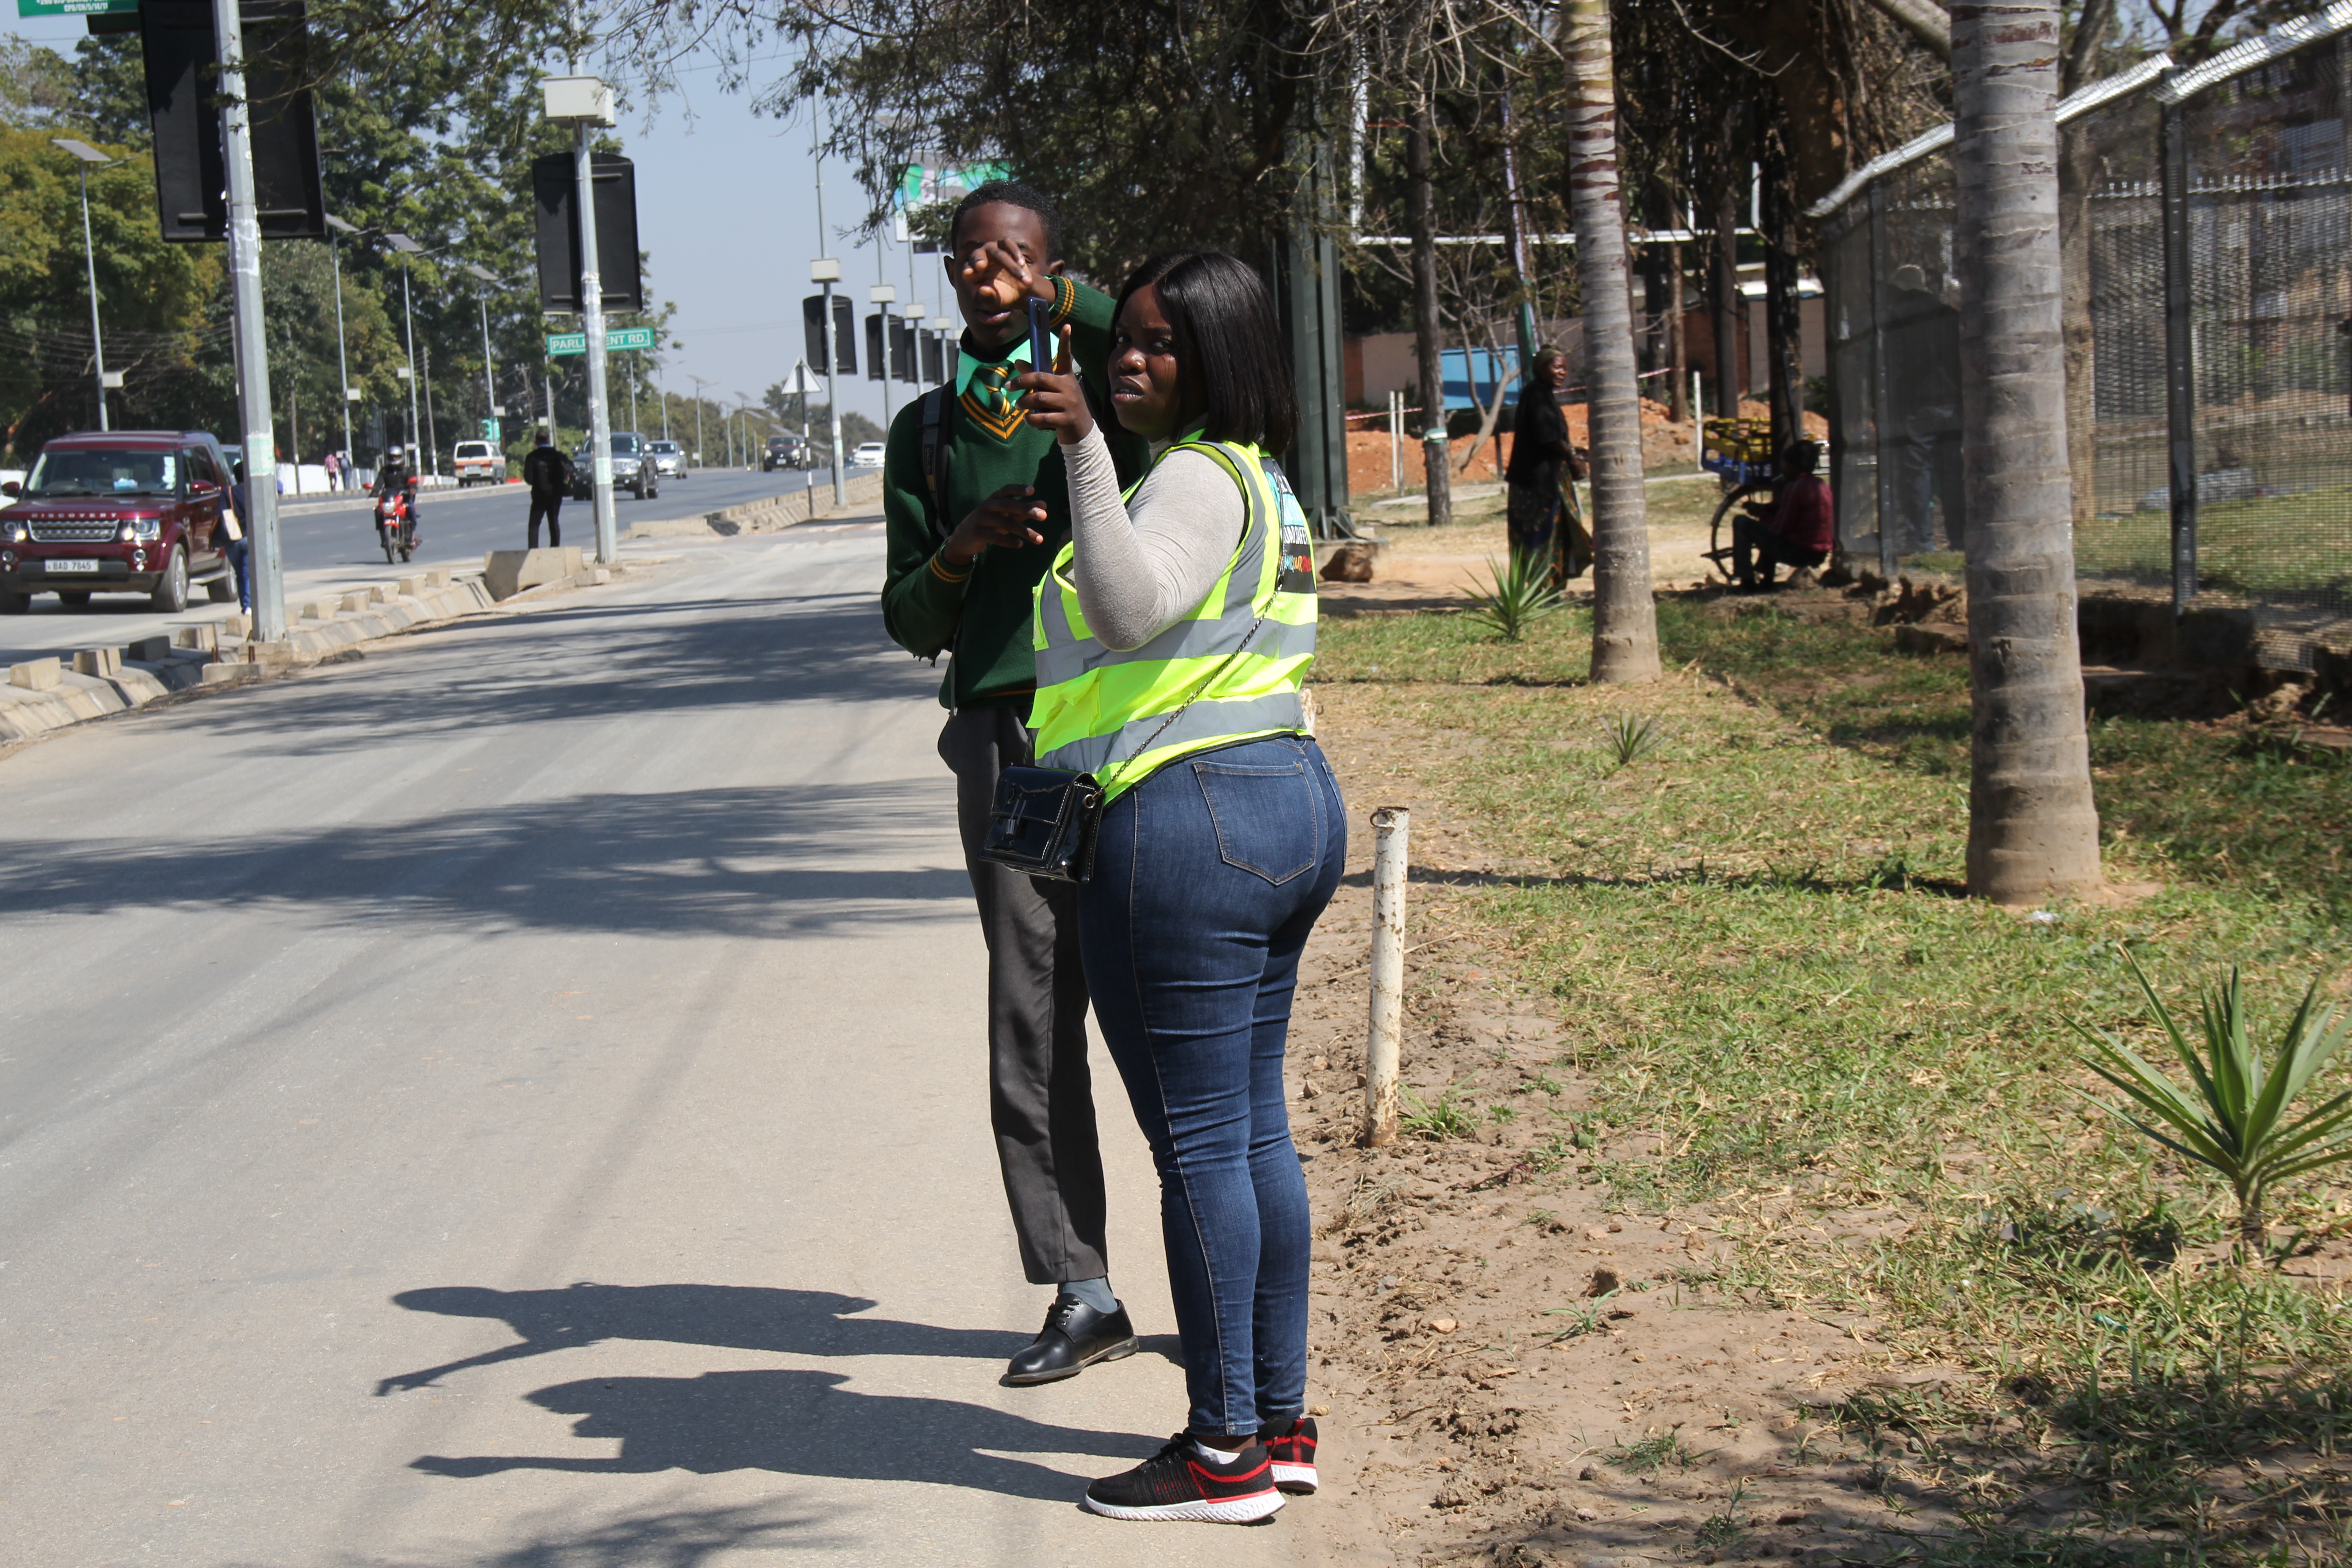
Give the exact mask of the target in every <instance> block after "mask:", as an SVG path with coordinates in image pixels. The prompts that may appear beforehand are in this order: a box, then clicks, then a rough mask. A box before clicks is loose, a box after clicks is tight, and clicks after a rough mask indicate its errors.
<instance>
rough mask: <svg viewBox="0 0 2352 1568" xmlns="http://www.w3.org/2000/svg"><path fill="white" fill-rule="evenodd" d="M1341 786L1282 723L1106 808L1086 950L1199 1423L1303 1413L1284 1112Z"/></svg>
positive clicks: (1327, 886) (1086, 888)
mask: <svg viewBox="0 0 2352 1568" xmlns="http://www.w3.org/2000/svg"><path fill="white" fill-rule="evenodd" d="M1347 847H1348V824H1347V816H1346V812H1345V808H1344V807H1343V806H1342V805H1341V804H1340V800H1339V781H1338V780H1337V779H1335V778H1333V777H1332V775H1331V767H1330V764H1329V763H1327V762H1326V761H1325V760H1324V758H1323V753H1322V752H1321V751H1320V750H1318V748H1317V746H1316V744H1315V742H1313V741H1312V740H1309V739H1307V737H1305V736H1297V735H1286V736H1280V737H1276V738H1275V739H1272V740H1265V741H1251V742H1244V743H1243V744H1240V745H1235V746H1228V747H1225V748H1224V749H1223V750H1221V751H1215V752H1205V753H1202V754H1201V755H1199V756H1194V757H1188V758H1186V759H1184V760H1183V761H1181V762H1179V763H1173V764H1171V766H1169V767H1166V768H1163V769H1161V770H1160V772H1159V773H1154V774H1153V775H1152V776H1151V777H1150V778H1149V779H1146V780H1145V781H1144V782H1143V783H1142V784H1138V785H1137V786H1136V787H1135V788H1134V789H1132V790H1129V792H1128V793H1127V794H1125V795H1121V796H1119V797H1118V799H1117V800H1115V801H1113V802H1112V803H1111V805H1110V807H1109V809H1108V810H1107V811H1106V812H1105V813H1104V815H1103V823H1102V837H1101V843H1100V848H1099V851H1098V854H1097V860H1096V864H1095V874H1094V878H1093V879H1092V880H1090V881H1088V882H1087V883H1086V884H1084V885H1083V886H1082V887H1081V888H1080V889H1079V893H1078V915H1079V921H1078V930H1079V949H1080V952H1081V953H1082V955H1083V957H1084V960H1085V963H1086V973H1087V989H1088V990H1089V991H1090V992H1091V993H1092V994H1093V996H1094V1004H1095V1017H1096V1019H1097V1022H1098V1023H1099V1024H1100V1025H1101V1026H1102V1032H1103V1038H1104V1041H1105V1042H1106V1043H1107V1044H1108V1046H1109V1047H1110V1055H1111V1059H1112V1060H1113V1061H1114V1062H1116V1063H1117V1064H1118V1072H1119V1077H1120V1078H1121V1079H1123V1080H1125V1082H1126V1085H1127V1094H1128V1099H1129V1101H1130V1102H1131V1103H1132V1104H1133V1105H1134V1107H1135V1118H1136V1121H1138V1122H1139V1124H1140V1125H1141V1126H1142V1129H1143V1134H1144V1137H1145V1138H1146V1139H1147V1140H1148V1141H1149V1142H1150V1145H1151V1158H1152V1162H1153V1163H1154V1164H1155V1165H1157V1166H1158V1168H1159V1171H1160V1232H1161V1235H1162V1237H1163V1239H1164V1240H1165V1243H1166V1246H1167V1249H1168V1281H1169V1285H1170V1288H1171V1294H1172V1295H1173V1297H1174V1299H1175V1306H1176V1331H1177V1334H1178V1336H1179V1337H1180V1338H1181V1341H1182V1342H1183V1347H1184V1384H1185V1392H1186V1394H1188V1395H1189V1397H1190V1400H1191V1404H1192V1411H1191V1415H1190V1416H1189V1418H1188V1422H1187V1426H1188V1429H1189V1430H1191V1431H1192V1432H1194V1433H1196V1434H1199V1435H1201V1436H1240V1435H1243V1434H1251V1433H1255V1432H1257V1431H1258V1430H1259V1429H1260V1428H1262V1427H1265V1426H1278V1425H1285V1424H1287V1423H1288V1422H1290V1421H1292V1420H1295V1419H1296V1418H1297V1416H1298V1415H1300V1414H1301V1413H1303V1412H1304V1411H1305V1409H1306V1408H1307V1257H1308V1252H1309V1248H1310V1247H1311V1246H1312V1237H1311V1235H1310V1231H1309V1227H1308V1224H1307V1181H1306V1176H1305V1173H1304V1172H1303V1171H1302V1170H1301V1169H1300V1166H1299V1162H1298V1151H1297V1148H1295V1147H1294V1146H1293V1145H1292V1143H1291V1142H1290V1119H1289V1115H1288V1113H1287V1111H1286V1109H1285V1107H1284V1104H1283V1089H1282V1054H1283V1047H1284V1046H1285V1045H1286V1042H1287V1040H1288V1038H1289V1034H1290V1004H1291V996H1292V994H1293V993H1294V992H1295V991H1296V990H1297V984H1298V955H1299V952H1300V951H1301V950H1302V949H1304V948H1305V947H1306V945H1307V933H1308V932H1309V931H1313V930H1314V929H1315V921H1316V919H1317V918H1318V916H1320V915H1321V914H1322V912H1323V908H1324V906H1325V905H1326V904H1328V903H1329V902H1330V901H1331V895H1332V893H1333V892H1335V891H1336V890H1337V889H1338V888H1339V871H1340V863H1341V861H1342V860H1343V859H1344V858H1345V857H1346V853H1347Z"/></svg>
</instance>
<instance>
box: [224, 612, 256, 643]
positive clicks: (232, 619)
mask: <svg viewBox="0 0 2352 1568" xmlns="http://www.w3.org/2000/svg"><path fill="white" fill-rule="evenodd" d="M220 635H221V636H223V637H236V639H237V640H239V641H240V642H241V641H243V640H244V639H245V638H247V637H251V636H252V635H253V617H252V616H248V615H247V614H245V613H244V612H243V611H239V612H238V613H237V614H236V615H234V616H222V617H221V618H220Z"/></svg>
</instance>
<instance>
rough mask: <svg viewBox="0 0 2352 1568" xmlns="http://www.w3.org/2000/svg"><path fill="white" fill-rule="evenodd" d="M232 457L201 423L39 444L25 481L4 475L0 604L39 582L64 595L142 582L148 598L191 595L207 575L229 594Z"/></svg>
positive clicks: (17, 601) (174, 600) (84, 600)
mask: <svg viewBox="0 0 2352 1568" xmlns="http://www.w3.org/2000/svg"><path fill="white" fill-rule="evenodd" d="M228 475H229V466H228V459H227V458H226V457H224V456H223V455H222V453H221V449H220V443H219V442H217V441H215V440H214V439H213V438H212V437H211V436H209V435H207V434H206V433H205V432H204V431H202V430H186V431H179V432H174V431H170V430H117V431H114V432H112V433H110V434H103V435H101V434H95V433H92V432H89V431H84V432H82V433H81V434H79V435H75V436H60V437H58V438H57V439H56V440H54V441H51V442H49V443H48V444H47V446H44V447H42V448H41V455H40V456H39V457H38V458H35V459H34V460H33V468H32V472H31V473H30V474H28V475H27V476H26V479H25V482H24V483H23V484H22V485H21V486H20V485H17V484H15V483H13V482H11V483H9V484H7V485H5V486H0V492H4V493H5V494H6V495H7V496H8V497H9V498H10V503H9V504H7V505H6V506H5V507H0V615H22V614H24V612H25V609H26V605H27V604H28V603H29V602H30V600H31V598H32V596H33V595H35V594H55V595H57V596H58V599H59V600H60V601H61V602H62V603H64V604H66V605H87V604H89V596H90V595H92V594H145V595H148V601H149V603H151V604H152V605H154V607H155V608H157V609H159V610H164V611H179V610H184V609H186V608H187V607H188V585H189V584H191V583H202V584H204V585H205V591H206V592H207V593H209V594H210V595H212V597H213V598H214V600H215V602H222V603H226V602H227V601H229V600H233V599H235V598H236V578H235V576H234V575H233V574H231V572H230V570H229V561H228V556H227V554H226V552H224V551H223V550H222V549H221V548H219V546H220V545H224V544H226V543H227V542H228V541H227V536H226V533H225V532H224V533H223V534H222V535H221V537H220V539H219V541H218V542H217V543H215V537H214V531H215V528H217V527H218V525H219V522H220V514H221V509H222V507H223V506H225V505H226V504H227V499H228V496H227V492H228Z"/></svg>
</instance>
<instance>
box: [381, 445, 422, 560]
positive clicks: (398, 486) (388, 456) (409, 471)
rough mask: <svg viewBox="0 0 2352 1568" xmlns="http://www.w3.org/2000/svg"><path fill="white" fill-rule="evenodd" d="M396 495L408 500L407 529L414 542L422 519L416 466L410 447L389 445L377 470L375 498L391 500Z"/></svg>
mask: <svg viewBox="0 0 2352 1568" xmlns="http://www.w3.org/2000/svg"><path fill="white" fill-rule="evenodd" d="M395 495H397V496H400V497H402V498H404V500H406V501H407V502H408V527H407V529H406V534H407V537H408V540H409V542H412V543H413V542H415V538H416V528H417V523H418V521H420V520H419V518H418V517H417V512H416V467H415V464H414V463H412V462H410V461H409V458H408V449H407V448H406V447H388V448H387V449H386V450H385V452H384V454H383V464H382V465H381V466H379V467H378V468H377V469H376V471H375V499H376V500H379V501H383V500H390V499H391V498H392V497H394V496H395Z"/></svg>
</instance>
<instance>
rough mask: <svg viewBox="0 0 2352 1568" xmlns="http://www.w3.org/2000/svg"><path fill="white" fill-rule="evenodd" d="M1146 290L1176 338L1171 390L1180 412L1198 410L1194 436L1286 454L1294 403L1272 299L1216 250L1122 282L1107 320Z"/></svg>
mask: <svg viewBox="0 0 2352 1568" xmlns="http://www.w3.org/2000/svg"><path fill="white" fill-rule="evenodd" d="M1147 288H1157V289H1159V290H1160V309H1161V310H1164V311H1166V312H1167V315H1168V324H1169V325H1170V326H1171V327H1173V328H1174V329H1175V330H1176V363H1177V367H1178V374H1179V376H1180V377H1181V381H1180V383H1179V384H1180V385H1181V388H1182V390H1183V395H1184V401H1185V404H1186V405H1188V406H1197V407H1199V408H1200V409H1201V410H1202V430H1201V434H1202V436H1204V437H1207V438H1208V439H1209V440H1212V441H1234V442H1250V443H1254V444H1255V445H1256V446H1258V447H1264V448H1265V450H1266V451H1267V452H1268V453H1270V454H1279V453H1282V452H1285V451H1287V450H1288V449H1289V447H1290V444H1291V442H1292V440H1293V439H1295V438H1296V437H1297V434H1298V399H1297V394H1296V393H1295V392H1294V391H1293V389H1292V385H1291V380H1290V358H1289V355H1288V354H1287V353H1285V352H1284V350H1283V341H1282V326H1281V323H1280V322H1278V321H1276V320H1275V315H1274V297H1273V296H1272V295H1271V294H1269V293H1267V292H1266V288H1265V279H1262V278H1260V277H1259V276H1258V275H1257V272H1256V270H1255V268H1252V267H1251V266H1250V265H1249V264H1248V263H1247V262H1245V261H1244V260H1242V259H1241V258H1238V257H1234V256H1227V255H1225V254H1224V253H1223V251H1217V250H1174V251H1169V252H1166V253H1165V254H1162V255H1160V256H1155V257H1153V258H1151V259H1150V260H1149V261H1147V262H1145V263H1144V264H1143V265H1142V266H1140V267H1139V268H1136V269H1135V270H1134V271H1133V272H1131V273H1129V274H1128V279H1127V282H1126V284H1125V286H1124V287H1122V288H1121V289H1119V291H1118V311H1117V312H1114V313H1113V315H1112V317H1111V320H1112V321H1114V322H1116V321H1118V314H1119V313H1120V312H1124V311H1125V310H1126V309H1127V302H1128V300H1130V299H1132V298H1133V297H1134V296H1135V294H1136V292H1137V291H1138V290H1139V289H1147Z"/></svg>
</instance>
